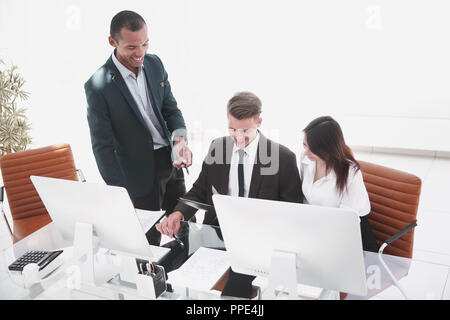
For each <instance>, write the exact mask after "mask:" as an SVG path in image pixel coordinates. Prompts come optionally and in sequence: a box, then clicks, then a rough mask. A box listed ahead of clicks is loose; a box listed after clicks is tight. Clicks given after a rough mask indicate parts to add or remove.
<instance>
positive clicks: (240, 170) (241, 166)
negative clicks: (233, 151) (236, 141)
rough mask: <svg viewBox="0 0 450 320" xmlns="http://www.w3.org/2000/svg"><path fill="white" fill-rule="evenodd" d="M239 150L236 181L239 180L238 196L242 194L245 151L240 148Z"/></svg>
mask: <svg viewBox="0 0 450 320" xmlns="http://www.w3.org/2000/svg"><path fill="white" fill-rule="evenodd" d="M238 152H239V164H238V182H239V197H243V196H244V155H245V151H244V150H242V149H239V150H238Z"/></svg>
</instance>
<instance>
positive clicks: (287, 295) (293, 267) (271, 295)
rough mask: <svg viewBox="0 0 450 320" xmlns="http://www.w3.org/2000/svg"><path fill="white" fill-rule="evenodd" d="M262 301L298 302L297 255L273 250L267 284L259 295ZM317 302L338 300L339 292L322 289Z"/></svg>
mask: <svg viewBox="0 0 450 320" xmlns="http://www.w3.org/2000/svg"><path fill="white" fill-rule="evenodd" d="M261 296H262V298H263V299H269V300H275V299H286V300H298V299H300V298H299V295H298V291H297V255H296V253H294V252H287V251H279V250H274V251H273V252H272V257H271V261H270V272H269V283H268V286H267V288H266V289H265V290H264V291H263V292H262V293H261ZM317 299H318V300H336V299H339V292H337V291H335V290H328V289H322V291H321V293H320V295H319V297H318V298H317Z"/></svg>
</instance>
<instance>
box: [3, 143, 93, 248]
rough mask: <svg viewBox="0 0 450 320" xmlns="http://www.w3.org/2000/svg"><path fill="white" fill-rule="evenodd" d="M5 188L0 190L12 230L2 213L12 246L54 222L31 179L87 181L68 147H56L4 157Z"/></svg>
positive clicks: (63, 145) (67, 145)
mask: <svg viewBox="0 0 450 320" xmlns="http://www.w3.org/2000/svg"><path fill="white" fill-rule="evenodd" d="M0 170H1V172H2V177H3V184H4V187H1V189H0V202H1V204H2V211H3V200H4V199H3V191H4V190H5V191H6V195H7V197H8V204H9V208H10V212H11V216H12V221H13V230H11V227H10V225H9V223H8V220H7V219H6V215H5V213H4V212H3V217H4V218H5V221H6V225H7V226H8V228H9V231H10V233H11V236H12V238H13V242H14V243H16V242H17V241H19V240H21V239H23V238H25V237H26V236H28V235H29V234H31V233H33V232H34V231H36V230H38V229H40V228H42V227H43V226H45V225H47V224H48V223H50V222H51V221H52V220H51V218H50V215H49V214H48V212H47V210H46V209H45V206H44V204H43V203H42V201H41V199H40V198H39V195H38V194H37V192H36V189H35V188H34V186H33V183H32V182H31V180H30V176H31V175H35V176H45V177H52V178H61V179H68V180H76V181H78V180H79V179H78V177H80V180H81V181H83V182H84V181H85V179H84V176H83V173H82V172H81V171H80V170H77V169H76V168H75V162H74V159H73V154H72V149H71V148H70V145H69V144H61V145H53V146H47V147H42V148H37V149H31V150H26V151H20V152H15V153H10V154H6V155H4V156H3V157H2V158H0Z"/></svg>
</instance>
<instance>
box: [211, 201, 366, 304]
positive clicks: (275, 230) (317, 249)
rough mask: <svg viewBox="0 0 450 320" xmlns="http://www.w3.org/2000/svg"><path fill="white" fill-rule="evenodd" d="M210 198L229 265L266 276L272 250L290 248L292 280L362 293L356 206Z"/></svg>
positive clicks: (363, 285)
mask: <svg viewBox="0 0 450 320" xmlns="http://www.w3.org/2000/svg"><path fill="white" fill-rule="evenodd" d="M213 202H214V207H215V209H216V214H217V217H218V220H219V224H220V228H221V230H222V234H223V238H224V242H225V247H226V250H227V252H229V256H230V263H231V267H232V269H233V271H235V272H239V273H245V274H250V275H255V276H263V277H269V276H270V275H269V270H270V268H271V261H272V257H273V253H274V252H275V251H277V252H288V253H294V254H295V262H296V278H297V283H300V284H305V285H310V286H314V287H319V288H324V289H328V290H336V291H342V292H347V293H352V294H356V295H363V296H364V295H366V294H367V284H366V273H365V266H364V256H363V249H362V243H361V231H360V219H359V216H358V215H357V214H356V213H355V212H353V211H351V210H347V209H339V208H328V207H320V206H313V205H306V204H298V203H290V202H282V201H271V200H262V199H252V198H243V197H231V196H225V195H218V194H216V195H213ZM294 273H295V272H294Z"/></svg>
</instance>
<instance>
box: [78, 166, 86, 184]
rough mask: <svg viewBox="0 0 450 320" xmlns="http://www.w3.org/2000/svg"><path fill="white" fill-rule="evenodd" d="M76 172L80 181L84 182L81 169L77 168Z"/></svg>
mask: <svg viewBox="0 0 450 320" xmlns="http://www.w3.org/2000/svg"><path fill="white" fill-rule="evenodd" d="M77 174H78V178H80V180H81V182H86V179H85V178H84V174H83V171H81V169H77Z"/></svg>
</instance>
